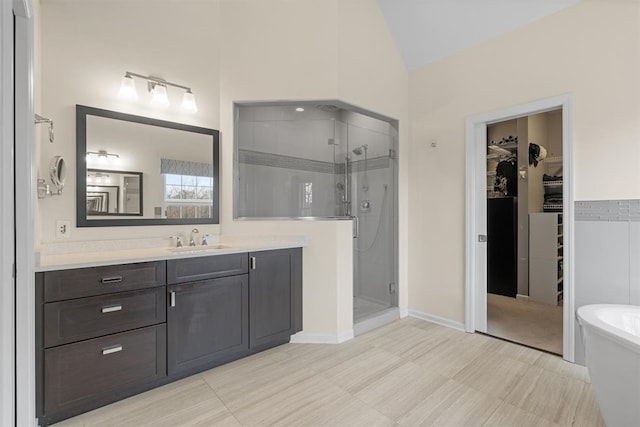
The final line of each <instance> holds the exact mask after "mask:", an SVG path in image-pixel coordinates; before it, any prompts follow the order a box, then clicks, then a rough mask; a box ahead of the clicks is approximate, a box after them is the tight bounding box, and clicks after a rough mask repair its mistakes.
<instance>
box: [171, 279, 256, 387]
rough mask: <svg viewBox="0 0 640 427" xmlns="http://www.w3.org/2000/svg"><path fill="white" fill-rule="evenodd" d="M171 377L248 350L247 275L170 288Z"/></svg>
mask: <svg viewBox="0 0 640 427" xmlns="http://www.w3.org/2000/svg"><path fill="white" fill-rule="evenodd" d="M167 291H168V293H169V294H168V297H167V298H168V302H169V304H168V305H169V307H168V309H167V330H168V340H167V346H168V358H167V362H168V371H169V375H172V374H177V373H186V372H190V371H195V370H198V369H202V368H206V367H207V366H213V365H215V364H216V362H217V361H222V360H224V359H228V358H230V357H231V356H233V355H235V354H237V353H242V352H243V351H246V350H247V349H248V328H249V313H248V305H249V301H248V280H247V275H246V274H243V275H239V276H231V277H225V278H221V279H211V280H204V281H201V282H194V283H185V284H182V285H174V286H169V287H168V288H167Z"/></svg>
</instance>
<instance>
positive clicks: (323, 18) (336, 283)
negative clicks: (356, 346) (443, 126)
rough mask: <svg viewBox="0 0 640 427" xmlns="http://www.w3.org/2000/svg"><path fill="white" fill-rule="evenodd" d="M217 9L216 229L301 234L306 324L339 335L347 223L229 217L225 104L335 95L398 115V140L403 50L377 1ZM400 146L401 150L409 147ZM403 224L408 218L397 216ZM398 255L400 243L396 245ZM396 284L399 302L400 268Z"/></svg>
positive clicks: (348, 313) (344, 307)
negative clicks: (305, 242)
mask: <svg viewBox="0 0 640 427" xmlns="http://www.w3.org/2000/svg"><path fill="white" fill-rule="evenodd" d="M221 13H222V16H223V17H224V19H223V22H222V26H223V28H222V33H223V34H225V35H226V36H228V39H225V43H223V44H222V46H221V70H220V81H221V85H220V89H221V103H220V117H221V130H222V134H223V138H222V140H223V145H222V158H223V167H222V179H223V188H222V207H223V208H222V212H221V217H222V224H223V232H224V233H230V234H251V235H255V234H258V235H259V234H278V233H283V234H306V235H308V236H309V237H310V239H311V244H310V246H309V247H308V248H307V249H305V251H304V295H305V298H304V307H303V310H304V329H305V330H304V332H305V333H308V334H315V335H322V334H330V335H336V334H337V335H338V336H343V335H344V334H345V333H348V331H350V330H351V328H352V324H353V320H352V315H353V312H352V298H353V287H352V265H353V262H352V261H353V252H352V238H351V222H350V221H337V222H336V221H331V222H327V221H316V222H302V221H299V222H290V221H260V222H249V221H233V220H232V200H233V199H232V186H231V185H230V184H229V183H230V182H231V181H232V172H233V171H232V159H233V157H232V154H233V153H232V147H233V105H232V103H233V101H260V100H276V99H339V100H341V101H345V102H347V103H351V104H355V105H357V106H360V107H362V108H365V109H367V110H371V111H375V112H377V113H380V114H383V115H386V116H389V117H393V118H397V119H400V123H401V131H400V134H401V145H403V146H404V145H405V142H404V141H407V139H406V138H407V127H406V121H407V120H406V117H407V99H408V98H407V96H408V95H407V89H408V88H407V73H406V71H405V69H404V65H403V63H402V59H401V58H400V56H399V54H398V52H397V51H396V48H395V45H394V44H393V41H392V39H391V36H390V34H389V33H388V31H387V29H386V24H385V22H384V19H383V17H382V15H381V13H380V11H379V9H378V7H377V4H376V2H375V1H371V0H354V1H349V2H343V1H338V0H331V1H327V0H301V1H295V2H291V1H285V0H274V1H259V0H252V1H244V2H223V3H222V5H221ZM371 70H376V72H375V73H372V72H371ZM403 148H406V147H403ZM403 148H401V151H400V153H401V156H403V155H404V156H406V155H407V153H406V152H404V153H403V151H402V150H403ZM402 159H404V161H405V162H406V157H403V158H402ZM402 159H401V162H402V161H403V160H402ZM401 170H402V172H401V184H400V186H401V193H402V194H401V196H400V197H401V201H400V204H401V209H402V213H401V215H403V214H404V215H406V207H405V206H406V205H404V206H403V200H405V201H406V197H407V194H406V191H405V188H406V187H403V183H404V185H406V177H407V169H406V165H405V166H404V167H402V166H401ZM405 203H406V202H405ZM400 223H401V224H402V226H403V227H406V224H407V222H406V221H403V220H402V218H401V219H400ZM404 232H405V233H406V228H404ZM401 235H402V232H401ZM404 236H406V234H404ZM403 242H404V244H405V245H406V237H401V246H402V245H403ZM405 247H406V246H405ZM403 257H406V250H403V249H401V255H400V259H401V260H402V259H406V258H403ZM405 262H406V261H405ZM405 265H406V264H405ZM401 271H402V270H401ZM400 283H401V285H400V286H401V290H400V295H401V298H403V299H402V300H401V302H400V305H401V307H402V306H403V304H404V307H406V304H407V303H406V298H407V286H406V284H407V282H406V270H404V272H401V278H400Z"/></svg>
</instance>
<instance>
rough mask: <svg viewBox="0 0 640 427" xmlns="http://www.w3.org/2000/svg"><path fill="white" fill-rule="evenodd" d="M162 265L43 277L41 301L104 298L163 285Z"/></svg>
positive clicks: (50, 273)
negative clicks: (99, 296) (101, 296)
mask: <svg viewBox="0 0 640 427" xmlns="http://www.w3.org/2000/svg"><path fill="white" fill-rule="evenodd" d="M165 265H166V264H165V262H164V261H155V262H143V263H137V264H124V265H110V266H106V267H92V268H78V269H74V270H61V271H48V272H46V273H44V301H45V302H51V301H60V300H65V299H72V298H81V297H88V296H93V295H104V294H110V293H113V292H122V291H132V290H135V289H144V288H152V287H155V286H162V285H165V284H166V269H165Z"/></svg>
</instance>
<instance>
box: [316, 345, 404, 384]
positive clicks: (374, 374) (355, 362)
mask: <svg viewBox="0 0 640 427" xmlns="http://www.w3.org/2000/svg"><path fill="white" fill-rule="evenodd" d="M401 363H402V361H401V359H400V358H399V357H398V356H396V355H394V354H391V353H389V352H386V351H384V350H380V349H377V348H372V349H370V350H368V351H366V352H364V353H361V354H359V355H358V356H356V357H353V358H351V359H349V360H346V361H344V362H342V363H340V364H339V365H337V366H335V367H334V368H332V369H329V370H328V371H326V372H325V373H324V374H322V375H323V376H325V377H326V378H328V379H329V380H331V381H332V382H333V383H334V384H337V385H338V386H340V387H342V388H343V389H344V390H346V391H348V392H350V393H357V392H358V391H360V390H362V389H363V388H364V387H366V386H367V385H369V384H371V383H373V382H374V381H376V380H377V379H379V378H381V377H383V376H384V375H385V374H387V373H388V372H390V371H391V370H393V369H394V368H395V367H397V366H399V365H400V364H401Z"/></svg>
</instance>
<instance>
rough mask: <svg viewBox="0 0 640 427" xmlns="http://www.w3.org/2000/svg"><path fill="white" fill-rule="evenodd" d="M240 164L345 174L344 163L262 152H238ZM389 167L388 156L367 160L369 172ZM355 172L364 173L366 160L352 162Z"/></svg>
mask: <svg viewBox="0 0 640 427" xmlns="http://www.w3.org/2000/svg"><path fill="white" fill-rule="evenodd" d="M238 162H240V163H243V164H247V165H256V166H269V167H274V168H282V169H293V170H301V171H307V172H320V173H330V174H342V173H344V163H337V164H336V163H332V162H323V161H320V160H310V159H303V158H300V157H292V156H283V155H280V154H273V153H264V152H261V151H252V150H238ZM388 167H389V158H388V157H386V156H382V157H374V158H372V159H367V170H373V169H384V168H388ZM351 168H352V171H353V172H362V171H364V160H358V161H354V162H351Z"/></svg>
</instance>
